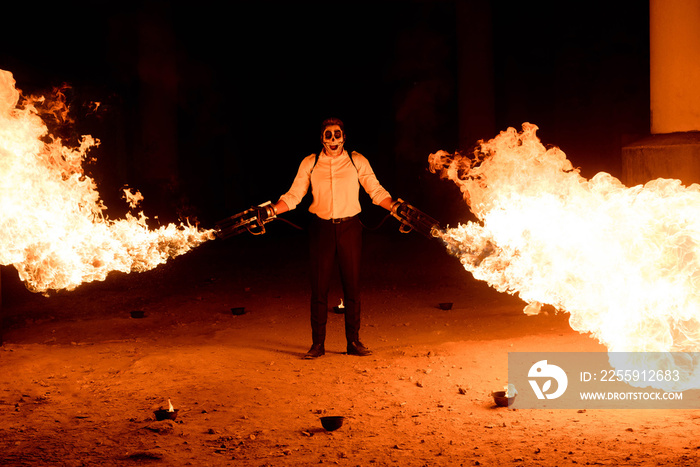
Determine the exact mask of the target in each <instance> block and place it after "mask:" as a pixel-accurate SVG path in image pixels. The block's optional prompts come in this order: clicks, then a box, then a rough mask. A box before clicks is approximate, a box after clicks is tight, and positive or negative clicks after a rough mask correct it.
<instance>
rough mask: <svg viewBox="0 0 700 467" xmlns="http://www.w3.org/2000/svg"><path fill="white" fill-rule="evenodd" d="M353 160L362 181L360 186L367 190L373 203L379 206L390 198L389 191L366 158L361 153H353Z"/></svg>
mask: <svg viewBox="0 0 700 467" xmlns="http://www.w3.org/2000/svg"><path fill="white" fill-rule="evenodd" d="M352 160H353V162H355V166H356V167H357V174H358V177H359V180H360V185H362V188H364V189H365V191H366V192H367V194H368V195H369V197H370V198H371V199H372V203H374V204H379V203H381V202H382V201H384V200H385V199H386V198H390V197H391V195H390V194H389V192H388V191H386V190H385V189H384V187H383V186H382V185H381V184H380V183H379V180H377V176H376V175H375V174H374V171H373V170H372V166H371V165H370V163H369V161H368V160H367V158H366V157H365V156H363V155H362V154H360V153H359V152H354V151H353V153H352Z"/></svg>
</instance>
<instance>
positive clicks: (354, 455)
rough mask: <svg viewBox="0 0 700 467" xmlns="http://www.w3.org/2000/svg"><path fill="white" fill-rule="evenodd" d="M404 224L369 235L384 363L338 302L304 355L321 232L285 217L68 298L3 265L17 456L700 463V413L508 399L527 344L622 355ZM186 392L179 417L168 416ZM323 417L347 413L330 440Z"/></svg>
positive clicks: (7, 431) (6, 364) (370, 286)
mask: <svg viewBox="0 0 700 467" xmlns="http://www.w3.org/2000/svg"><path fill="white" fill-rule="evenodd" d="M396 228H397V225H396V224H392V225H391V226H389V225H387V226H386V228H382V229H381V230H380V231H377V232H368V233H367V234H366V236H365V274H364V278H365V280H364V283H365V289H364V295H363V330H362V334H361V336H362V340H363V342H364V343H365V344H366V345H367V346H368V347H370V348H371V349H372V350H373V351H374V354H373V355H372V356H369V357H355V356H348V355H345V354H344V350H345V342H344V337H343V321H342V320H343V315H341V314H335V313H330V316H329V331H328V332H329V335H328V339H327V342H326V351H327V353H326V355H325V356H324V357H322V358H320V359H317V360H311V361H309V360H303V359H301V356H302V355H303V354H304V353H305V352H306V350H307V349H308V348H309V346H310V344H311V342H310V328H309V323H308V305H307V300H308V288H307V282H306V279H307V278H306V244H305V242H306V237H305V235H304V233H303V232H297V231H295V230H293V229H289V228H287V227H286V226H285V225H283V224H280V225H275V228H274V229H271V230H274V231H275V232H270V233H268V234H266V235H264V236H256V237H253V236H250V235H241V236H238V237H235V238H233V239H229V240H226V241H222V240H216V241H212V242H208V243H206V244H204V245H202V246H200V247H199V248H197V249H195V250H194V251H192V252H191V253H189V254H187V255H184V256H182V257H179V258H176V259H174V260H171V261H170V262H169V263H168V264H166V265H164V266H162V267H160V268H158V269H156V270H153V271H150V272H147V273H142V274H137V273H135V274H128V275H127V274H120V273H117V274H113V275H111V276H110V277H109V278H108V279H107V280H106V281H104V282H99V283H91V284H84V285H83V286H81V287H79V288H78V289H76V290H75V291H72V292H61V293H56V294H53V295H52V296H51V297H49V298H46V297H43V296H41V295H36V294H32V293H30V292H28V291H27V290H26V289H25V288H24V286H23V284H21V283H20V282H19V280H18V279H17V275H16V272H15V270H14V269H13V268H11V267H3V268H2V300H3V315H4V333H3V337H4V344H3V346H2V348H0V465H3V466H51V465H61V466H86V465H120V466H122V465H136V464H147V465H151V464H152V465H167V466H180V465H193V466H220V465H241V466H243V465H245V466H248V465H250V466H300V465H312V464H330V465H342V466H371V465H380V466H382V465H397V466H424V465H425V466H442V465H445V466H447V465H449V466H454V465H467V466H469V465H514V466H517V465H527V466H529V465H570V464H585V465H590V464H593V465H696V464H697V463H698V462H700V441H698V439H697V437H696V436H695V430H696V429H697V428H698V425H699V424H700V414H698V413H697V412H695V411H679V410H668V411H659V410H582V411H579V410H557V411H549V410H513V409H510V408H502V407H496V406H495V405H494V402H493V399H492V397H491V395H490V394H491V392H492V391H496V390H501V389H502V388H503V386H504V384H505V383H506V382H507V381H506V380H507V358H508V352H511V351H600V350H604V349H603V348H602V347H601V346H600V345H599V344H597V343H596V342H595V341H593V340H592V339H591V338H589V337H588V336H585V335H581V334H578V333H576V332H574V331H572V330H571V329H570V327H569V325H568V322H567V316H566V315H563V314H549V315H539V316H536V317H528V316H526V315H524V314H523V313H522V308H523V305H524V304H523V303H522V302H521V301H520V300H518V299H517V298H515V297H511V296H509V295H504V294H500V293H498V292H496V291H494V290H492V289H490V288H489V287H488V286H487V285H485V284H483V283H480V282H478V281H475V280H474V279H473V278H472V277H471V275H469V274H468V273H467V272H465V271H464V270H463V269H462V267H461V265H460V264H459V262H458V261H457V260H456V259H455V258H453V257H450V256H449V255H447V254H446V253H445V250H444V249H443V247H442V246H441V245H440V244H439V242H437V241H436V240H430V239H425V238H423V237H421V236H420V235H418V234H416V233H411V234H408V235H404V234H401V233H399V232H398V231H397V229H396ZM333 294H334V295H333V296H334V300H337V301H338V302H339V299H340V292H339V286H338V285H337V282H336V286H335V287H334V292H333ZM441 302H453V303H454V306H453V308H452V309H451V310H447V311H445V310H441V309H439V308H438V304H439V303H441ZM233 307H245V314H243V315H234V314H233V313H232V312H231V308H233ZM135 310H141V311H144V314H145V316H144V317H143V318H132V317H131V312H132V311H135ZM168 400H170V401H171V402H172V404H173V406H174V407H175V408H176V409H178V414H177V418H176V420H174V421H172V420H165V421H156V419H155V417H154V410H156V409H158V408H159V407H167V406H168ZM323 415H343V416H345V417H346V418H345V422H344V424H343V426H342V427H341V428H340V429H338V430H337V431H332V432H328V431H326V430H324V429H323V428H322V427H321V424H320V421H319V417H321V416H323Z"/></svg>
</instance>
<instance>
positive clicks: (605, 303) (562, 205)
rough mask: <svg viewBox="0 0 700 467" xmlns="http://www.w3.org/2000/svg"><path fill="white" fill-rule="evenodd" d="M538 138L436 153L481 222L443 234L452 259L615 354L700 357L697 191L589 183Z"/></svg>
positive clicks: (438, 168)
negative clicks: (564, 317)
mask: <svg viewBox="0 0 700 467" xmlns="http://www.w3.org/2000/svg"><path fill="white" fill-rule="evenodd" d="M536 131H537V126H535V125H532V124H529V123H525V124H523V129H522V131H521V132H518V131H516V130H515V129H514V128H509V129H508V130H506V131H503V132H501V133H500V134H499V135H498V136H497V137H496V138H494V139H492V140H490V141H487V142H481V143H480V145H479V147H478V148H477V149H476V151H475V152H474V153H473V154H471V155H469V156H467V155H463V154H459V153H457V154H449V153H447V152H445V151H439V152H437V153H435V154H431V155H430V158H429V162H430V167H431V171H433V172H435V173H439V174H440V175H441V177H443V178H446V179H449V180H452V181H453V182H454V183H456V184H457V186H459V188H460V190H461V191H462V193H463V197H464V199H465V201H466V203H467V204H468V206H469V208H470V209H471V211H472V212H473V213H474V214H475V215H476V216H477V218H478V220H479V222H469V223H467V224H463V225H458V226H457V227H456V228H449V229H446V230H445V232H444V233H443V234H442V238H443V240H445V242H446V244H447V248H448V251H449V252H450V253H452V254H455V255H456V256H457V257H459V258H460V261H461V263H462V264H463V266H464V268H465V269H466V270H467V271H469V272H471V273H472V274H473V276H474V277H475V278H477V279H480V280H484V281H486V282H487V283H489V284H490V285H491V286H492V287H494V288H495V289H497V290H499V291H501V292H507V293H510V294H516V295H518V296H519V297H520V298H522V299H523V300H524V301H525V302H526V303H527V306H526V307H525V310H524V311H525V313H527V314H537V313H538V312H539V311H540V307H541V305H542V304H550V305H553V306H554V307H555V308H556V309H557V310H559V311H564V312H568V313H569V314H570V318H569V322H570V325H571V326H572V328H573V329H574V330H576V331H578V332H581V333H590V334H591V335H592V336H593V337H594V338H596V339H597V340H598V341H599V342H601V343H602V344H604V345H605V346H606V347H607V348H608V350H609V351H610V352H697V351H700V185H698V184H693V185H690V186H683V185H682V183H681V182H680V181H679V180H669V179H657V180H653V181H650V182H648V183H646V184H645V185H643V186H642V185H639V186H635V187H630V188H628V187H626V186H624V185H623V184H622V183H621V182H620V181H619V180H618V179H616V178H614V177H613V176H611V175H609V174H607V173H604V172H601V173H598V174H597V175H595V176H594V177H593V178H592V179H590V180H587V179H585V178H583V177H582V176H581V175H580V173H579V170H578V169H576V168H574V167H573V166H572V164H571V162H570V161H569V160H568V159H567V158H566V155H565V154H564V152H563V151H561V150H560V149H558V148H556V147H550V148H545V147H544V146H543V145H542V143H541V142H540V140H539V139H538V138H537V136H536Z"/></svg>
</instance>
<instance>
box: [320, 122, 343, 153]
mask: <svg viewBox="0 0 700 467" xmlns="http://www.w3.org/2000/svg"><path fill="white" fill-rule="evenodd" d="M344 144H345V133H343V129H342V128H340V125H328V126H327V127H326V128H324V130H323V148H324V151H325V153H326V155H328V156H331V157H336V156H339V155H341V154H342V153H343V145H344Z"/></svg>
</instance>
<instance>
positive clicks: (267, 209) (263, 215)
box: [252, 202, 277, 222]
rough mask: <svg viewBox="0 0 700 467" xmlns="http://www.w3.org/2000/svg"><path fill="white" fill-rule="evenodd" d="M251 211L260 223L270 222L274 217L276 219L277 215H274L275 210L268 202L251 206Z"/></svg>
mask: <svg viewBox="0 0 700 467" xmlns="http://www.w3.org/2000/svg"><path fill="white" fill-rule="evenodd" d="M252 209H255V210H256V212H257V216H258V220H260V222H265V221H267V220H272V219H274V218H275V217H277V214H276V213H275V208H274V207H273V206H272V204H270V203H269V202H267V203H264V204H261V205H260V206H253V208H252Z"/></svg>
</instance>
